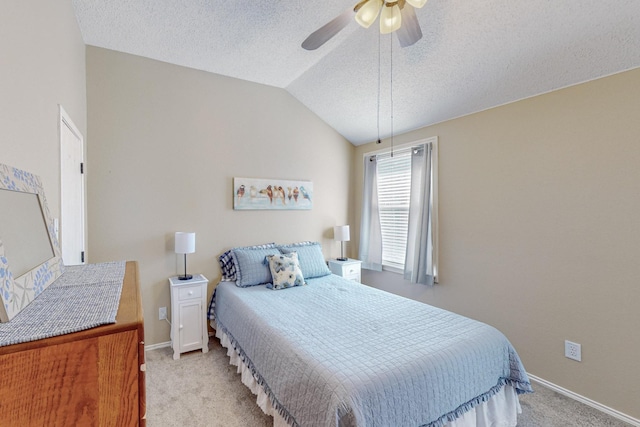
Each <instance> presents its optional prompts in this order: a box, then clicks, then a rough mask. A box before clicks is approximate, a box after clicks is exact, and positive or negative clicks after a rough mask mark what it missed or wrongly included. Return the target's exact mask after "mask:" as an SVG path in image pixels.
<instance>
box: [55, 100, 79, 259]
mask: <svg viewBox="0 0 640 427" xmlns="http://www.w3.org/2000/svg"><path fill="white" fill-rule="evenodd" d="M83 152H84V138H83V136H82V134H81V133H80V131H79V130H78V128H77V127H76V126H75V125H74V124H73V122H72V121H71V118H70V117H69V115H68V114H67V112H66V111H65V110H64V108H62V105H61V106H60V178H61V183H60V193H61V195H60V199H61V200H60V246H61V249H62V261H63V262H64V264H65V265H78V264H84V153H83Z"/></svg>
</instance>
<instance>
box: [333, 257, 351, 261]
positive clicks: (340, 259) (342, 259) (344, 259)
mask: <svg viewBox="0 0 640 427" xmlns="http://www.w3.org/2000/svg"><path fill="white" fill-rule="evenodd" d="M336 260H337V261H346V260H348V258H336Z"/></svg>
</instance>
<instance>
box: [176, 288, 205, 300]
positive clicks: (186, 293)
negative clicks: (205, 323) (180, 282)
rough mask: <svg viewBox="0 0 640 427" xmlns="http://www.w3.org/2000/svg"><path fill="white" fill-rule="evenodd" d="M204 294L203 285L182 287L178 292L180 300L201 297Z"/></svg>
mask: <svg viewBox="0 0 640 427" xmlns="http://www.w3.org/2000/svg"><path fill="white" fill-rule="evenodd" d="M201 296H202V287H201V286H191V287H188V288H184V289H180V290H179V292H178V299H179V300H180V301H184V300H188V299H195V298H200V297H201Z"/></svg>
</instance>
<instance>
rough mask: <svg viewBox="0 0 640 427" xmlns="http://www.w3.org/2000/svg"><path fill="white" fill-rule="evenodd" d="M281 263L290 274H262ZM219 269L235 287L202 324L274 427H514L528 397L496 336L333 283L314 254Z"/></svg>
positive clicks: (264, 252) (257, 257)
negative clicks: (521, 398)
mask: <svg viewBox="0 0 640 427" xmlns="http://www.w3.org/2000/svg"><path fill="white" fill-rule="evenodd" d="M265 246H266V247H265ZM283 254H284V256H285V257H288V258H284V259H285V264H286V265H287V266H290V264H291V265H292V267H297V268H298V271H297V272H294V274H290V272H289V271H284V270H286V269H283V268H281V269H280V270H278V269H277V268H276V269H275V270H274V269H273V265H274V260H276V262H275V265H276V266H278V265H280V267H282V265H283V264H282V259H283V258H282V257H283ZM223 257H229V258H230V259H231V261H230V262H228V263H226V264H224V263H223V262H222V258H223ZM291 259H295V261H296V262H295V263H294V262H292V261H291ZM278 260H280V261H278ZM267 261H269V262H267ZM278 262H280V264H278ZM221 267H222V270H223V279H227V280H232V279H235V282H234V281H223V282H221V283H220V284H218V286H217V287H216V290H215V292H214V294H213V296H212V299H211V304H210V308H209V318H210V319H211V324H212V326H213V327H214V328H215V329H216V336H217V337H218V338H219V339H220V341H221V343H222V345H224V346H225V347H227V349H228V354H229V356H230V357H231V362H232V363H234V364H236V365H238V371H239V372H240V373H241V374H242V381H243V383H244V384H245V385H247V386H248V387H250V388H251V390H252V391H253V392H254V393H255V394H257V396H258V397H257V402H258V404H259V405H260V407H261V408H262V409H263V410H264V411H265V413H267V414H269V415H273V416H274V425H276V426H279V425H283V426H284V425H291V426H327V427H329V426H341V427H342V426H344V427H352V426H354V427H355V426H358V427H360V426H428V427H440V426H451V427H461V426H465V427H466V426H485V425H486V426H489V425H496V426H515V425H516V419H517V414H518V413H519V412H520V406H519V402H518V398H517V395H518V394H522V393H529V392H531V391H532V389H531V385H530V382H529V379H528V377H527V374H526V372H525V370H524V367H523V366H522V363H521V361H520V359H519V357H518V355H517V353H516V351H515V350H514V348H513V347H512V346H511V344H510V343H509V341H508V340H507V339H506V337H504V335H503V334H501V333H500V332H499V331H498V330H496V329H495V328H493V327H491V326H489V325H486V324H484V323H481V322H477V321H474V320H471V319H468V318H466V317H463V316H459V315H457V314H454V313H451V312H448V311H446V310H442V309H439V308H436V307H432V306H429V305H427V304H423V303H420V302H417V301H413V300H409V299H406V298H403V297H399V296H397V295H393V294H390V293H387V292H384V291H380V290H377V289H374V288H371V287H368V286H366V285H363V284H359V283H357V282H353V281H349V280H346V279H344V278H342V277H339V276H336V275H333V274H331V273H330V272H329V271H328V269H327V268H326V264H324V258H323V257H322V253H321V250H320V246H319V244H317V243H312V242H304V243H302V244H297V245H287V246H278V245H275V244H269V245H263V246H258V247H250V248H236V249H234V250H231V251H229V253H225V254H223V256H221ZM229 269H235V272H233V273H234V274H230V273H229V271H228V270H229ZM225 270H227V271H225ZM283 274H288V276H289V277H290V279H289V280H290V282H289V286H283V287H279V285H278V282H279V279H278V277H279V276H281V275H283ZM300 279H302V280H300Z"/></svg>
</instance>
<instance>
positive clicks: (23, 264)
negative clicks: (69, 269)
mask: <svg viewBox="0 0 640 427" xmlns="http://www.w3.org/2000/svg"><path fill="white" fill-rule="evenodd" d="M62 270H63V265H62V258H61V256H60V247H59V245H58V241H57V239H56V238H55V236H54V233H53V222H52V220H51V215H50V214H49V209H48V207H47V203H46V198H45V195H44V190H43V188H42V184H41V181H40V178H39V177H38V176H36V175H33V174H31V173H29V172H25V171H22V170H20V169H16V168H13V167H11V166H7V165H2V164H0V295H1V296H2V304H1V305H0V321H1V322H7V321H9V320H11V319H12V318H13V317H15V316H16V315H17V314H18V313H20V311H21V310H22V309H23V308H24V307H26V306H27V305H28V304H29V303H30V302H31V301H33V300H34V299H35V298H36V297H37V296H38V295H39V294H40V293H42V291H44V290H45V289H46V288H47V287H48V286H49V285H50V284H51V283H53V282H54V281H55V280H56V279H57V278H58V277H60V275H61V274H62Z"/></svg>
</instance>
